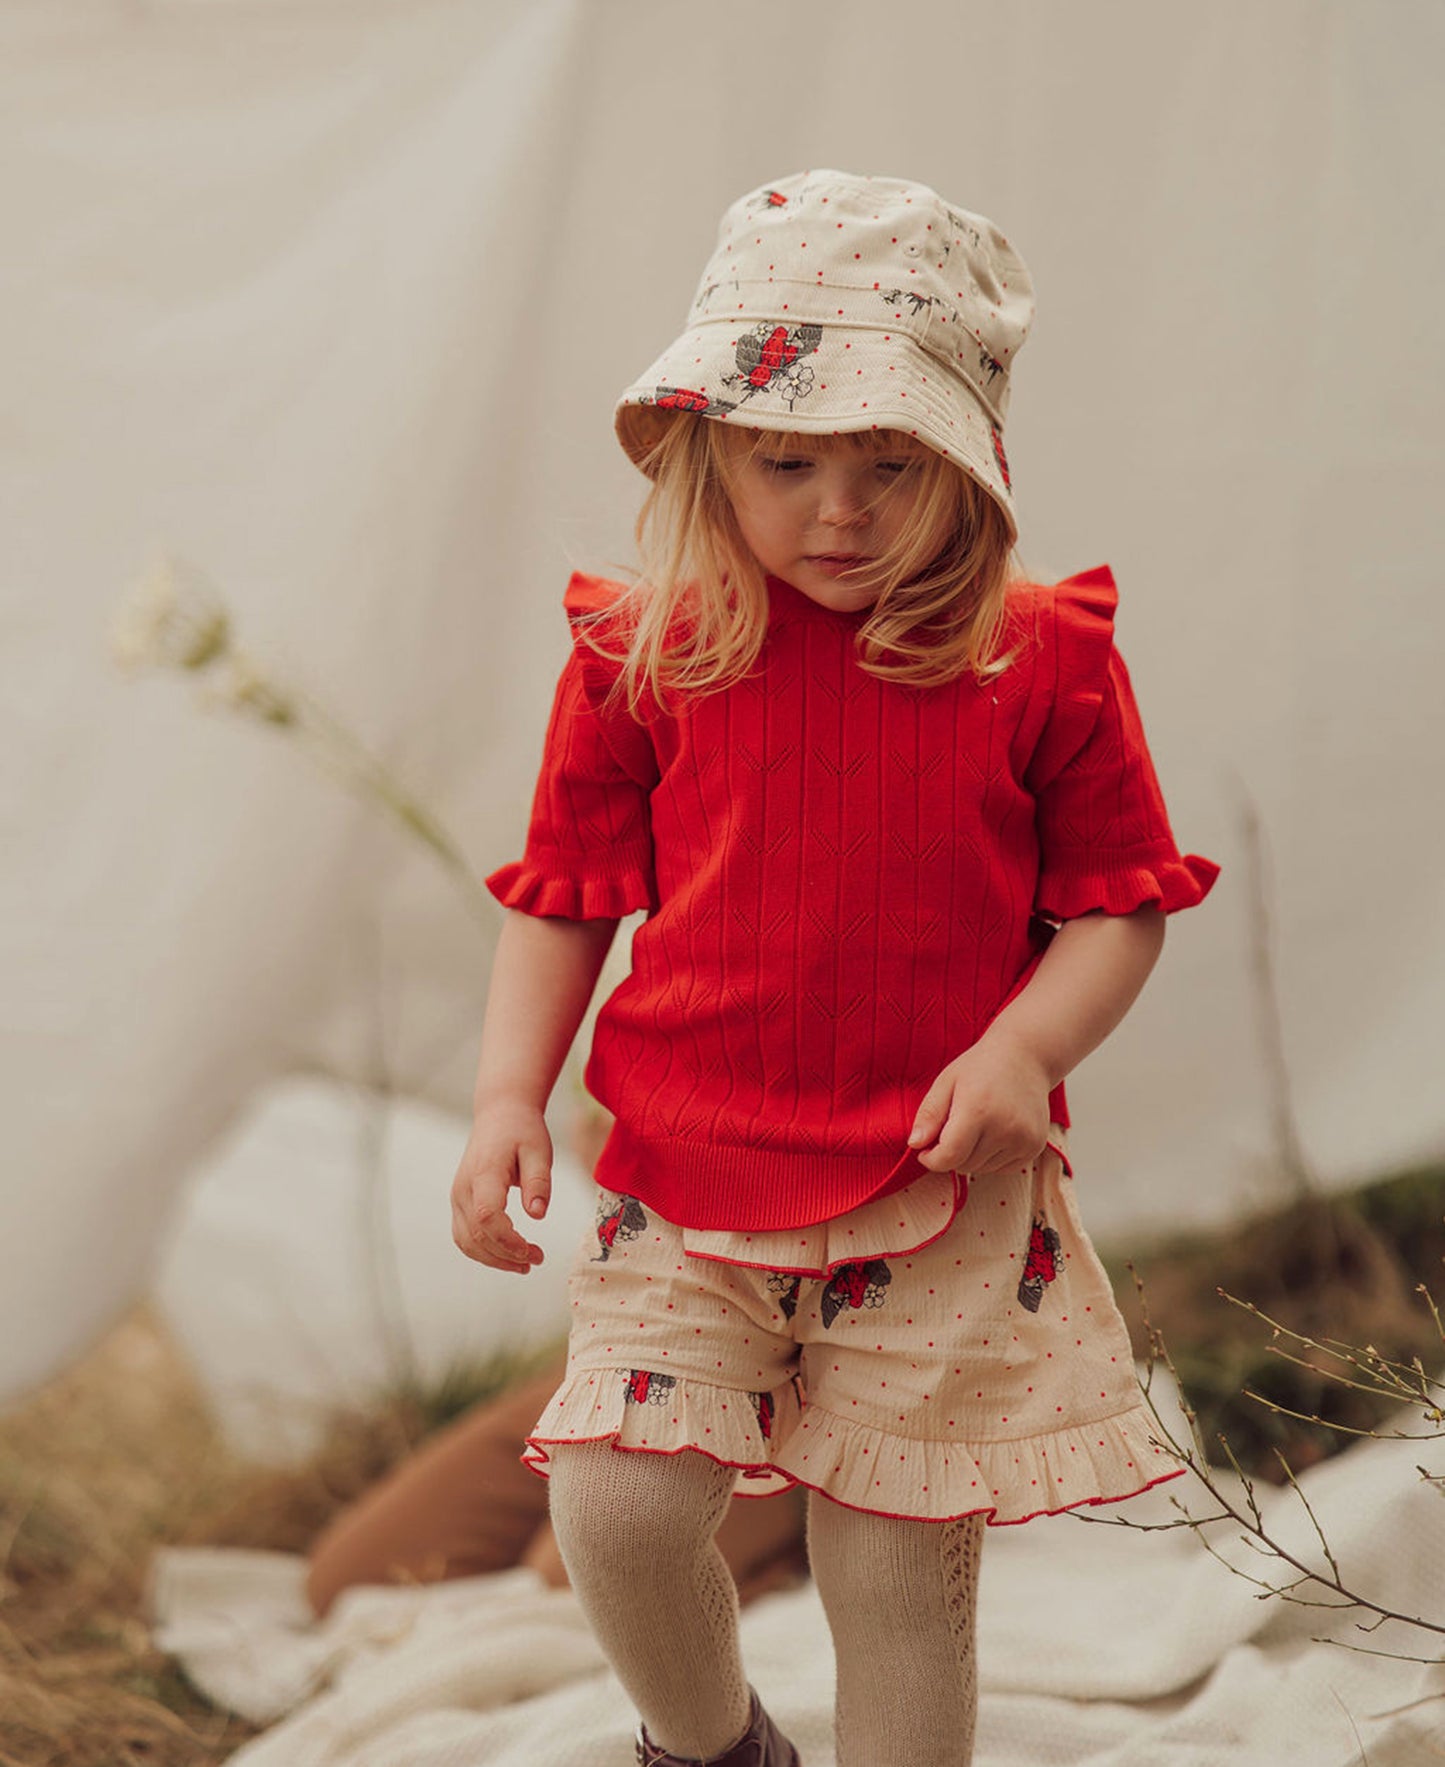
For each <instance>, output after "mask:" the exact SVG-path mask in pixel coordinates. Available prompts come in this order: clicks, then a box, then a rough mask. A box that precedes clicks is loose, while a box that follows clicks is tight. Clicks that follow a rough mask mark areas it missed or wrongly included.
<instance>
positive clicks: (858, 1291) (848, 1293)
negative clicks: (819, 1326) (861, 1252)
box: [822, 1258, 893, 1330]
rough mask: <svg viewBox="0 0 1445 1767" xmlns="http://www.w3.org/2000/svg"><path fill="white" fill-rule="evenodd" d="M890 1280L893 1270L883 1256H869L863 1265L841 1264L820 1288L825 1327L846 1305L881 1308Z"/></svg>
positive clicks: (825, 1328) (885, 1298)
mask: <svg viewBox="0 0 1445 1767" xmlns="http://www.w3.org/2000/svg"><path fill="white" fill-rule="evenodd" d="M892 1280H893V1272H892V1271H891V1270H890V1269H889V1268H888V1266H887V1264H885V1263H884V1261H883V1260H882V1258H870V1259H869V1260H868V1262H867V1263H866V1264H840V1265H839V1266H838V1268H837V1269H836V1270H835V1271H834V1272H833V1277H832V1280H831V1281H830V1282H829V1284H828V1286H827V1288H825V1289H824V1290H823V1302H822V1312H823V1328H824V1330H827V1328H828V1327H829V1326H830V1325H832V1323H833V1321H834V1320H835V1319H836V1318H837V1317H838V1315H839V1314H840V1313H841V1312H843V1310H844V1309H845V1308H847V1307H881V1306H882V1305H883V1303H884V1301H885V1300H887V1298H888V1296H887V1293H886V1290H887V1288H888V1284H889V1283H890V1282H892Z"/></svg>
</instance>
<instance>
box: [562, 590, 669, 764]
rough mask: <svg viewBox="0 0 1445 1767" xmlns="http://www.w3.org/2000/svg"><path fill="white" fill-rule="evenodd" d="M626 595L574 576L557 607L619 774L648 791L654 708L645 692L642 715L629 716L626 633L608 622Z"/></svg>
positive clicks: (615, 620) (616, 623)
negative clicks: (625, 678)
mask: <svg viewBox="0 0 1445 1767" xmlns="http://www.w3.org/2000/svg"><path fill="white" fill-rule="evenodd" d="M626 593H627V588H626V585H625V584H623V583H615V582H612V581H611V580H610V579H609V578H606V577H589V576H587V575H586V574H585V573H584V572H582V571H574V572H573V573H572V576H571V578H570V579H569V581H568V583H567V588H566V591H565V593H564V594H563V597H562V605H563V607H564V608H565V609H566V612H567V618H568V621H569V622H570V624H571V627H572V645H573V655H574V657H575V658H576V663H577V667H578V668H579V669H580V671H581V675H582V687H583V691H584V692H585V694H586V696H587V703H588V705H589V706H590V707H591V708H592V713H593V715H594V717H595V718H596V719H597V723H598V727H599V728H600V730H601V732H602V735H603V738H604V740H605V741H606V743H607V746H608V748H610V749H611V750H612V753H613V755H614V756H615V757H616V760H617V763H618V765H619V766H620V767H621V768H622V769H623V771H624V772H625V773H626V774H627V775H628V776H629V777H630V778H631V779H634V780H635V781H636V782H637V783H638V784H639V785H643V786H646V787H647V788H648V789H651V787H652V786H654V785H656V783H657V777H658V775H657V755H656V752H655V750H654V749H653V746H652V741H651V737H650V736H649V734H648V729H647V725H648V723H649V722H650V720H651V717H652V716H653V713H654V711H655V705H654V702H653V700H652V696H651V695H650V694H648V693H647V692H645V691H644V693H643V695H642V701H641V706H640V714H641V715H640V716H634V715H633V713H632V711H631V710H630V708H629V706H628V701H627V693H626V690H625V688H624V687H623V686H622V685H621V676H622V669H623V663H622V659H621V656H620V655H619V654H618V653H619V652H620V651H622V650H625V648H626V644H627V630H626V626H625V624H624V622H623V620H622V619H621V618H612V619H609V618H607V615H608V614H609V613H614V612H615V610H616V609H617V605H618V603H619V601H620V600H621V599H622V597H623V596H624V595H625V594H626ZM594 633H596V634H597V635H598V637H599V638H600V639H602V640H604V647H603V648H599V647H598V645H597V644H594V643H593V642H592V635H593V634H594Z"/></svg>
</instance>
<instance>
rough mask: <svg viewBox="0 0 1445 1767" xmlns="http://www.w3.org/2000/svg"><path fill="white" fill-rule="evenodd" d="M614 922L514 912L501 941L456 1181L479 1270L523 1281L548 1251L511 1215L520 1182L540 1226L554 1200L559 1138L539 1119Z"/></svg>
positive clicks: (467, 1245)
mask: <svg viewBox="0 0 1445 1767" xmlns="http://www.w3.org/2000/svg"><path fill="white" fill-rule="evenodd" d="M616 931H617V922H616V921H615V920H562V919H558V918H552V917H542V916H538V915H532V914H523V913H521V912H519V911H517V910H515V909H513V910H510V911H509V912H508V914H507V919H506V922H505V924H504V925H503V928H502V935H501V938H500V939H499V940H498V942H497V952H496V956H495V958H494V960H493V963H492V979H491V985H490V987H489V989H488V992H487V1013H486V1019H485V1022H484V1024H483V1026H482V1055H481V1061H480V1063H479V1065H478V1068H477V1085H476V1092H475V1094H474V1098H473V1118H472V1132H471V1134H470V1136H468V1138H467V1145H466V1150H465V1151H464V1153H463V1154H462V1158H461V1164H460V1165H459V1166H458V1167H457V1175H456V1177H455V1178H454V1179H453V1181H452V1237H453V1238H454V1239H455V1240H456V1242H457V1244H458V1245H459V1246H460V1247H461V1249H462V1250H463V1251H464V1252H465V1253H466V1254H467V1256H468V1257H469V1258H475V1259H476V1260H477V1262H478V1263H479V1264H486V1265H489V1266H490V1267H491V1268H492V1269H493V1270H513V1271H516V1272H517V1273H518V1274H519V1275H525V1274H526V1273H527V1271H529V1270H530V1269H531V1267H532V1266H533V1265H534V1264H540V1263H541V1262H542V1248H541V1247H540V1246H538V1245H533V1244H531V1243H530V1242H529V1241H528V1240H525V1239H523V1237H522V1235H521V1234H520V1233H518V1231H517V1229H516V1228H515V1227H514V1226H513V1225H512V1222H511V1219H510V1218H509V1216H508V1214H507V1192H508V1191H509V1190H510V1189H511V1188H512V1186H513V1185H514V1184H515V1185H516V1186H517V1187H518V1188H519V1189H520V1190H521V1193H522V1206H523V1208H524V1209H525V1210H526V1211H527V1213H528V1214H529V1215H530V1216H532V1217H533V1218H534V1219H540V1218H541V1217H542V1216H543V1215H545V1214H546V1212H547V1203H548V1201H549V1199H550V1197H551V1194H552V1138H551V1136H550V1135H549V1134H548V1133H547V1124H546V1121H545V1119H544V1118H543V1115H542V1112H543V1110H544V1108H545V1106H546V1103H547V1100H548V1098H549V1097H550V1096H551V1092H552V1088H553V1086H554V1085H555V1084H556V1081H557V1075H558V1073H559V1072H560V1071H561V1067H562V1063H563V1060H564V1059H565V1058H566V1054H567V1051H568V1049H569V1048H570V1047H571V1044H572V1039H573V1038H574V1037H575V1036H576V1034H577V1027H578V1025H579V1024H581V1022H582V1015H583V1013H584V1012H585V1011H586V1010H587V1002H588V1001H589V1000H590V999H591V998H592V990H593V988H594V987H595V986H596V984H597V976H598V972H599V971H600V970H601V968H602V963H603V959H604V958H605V957H606V956H607V950H608V947H609V946H610V945H611V943H612V939H613V935H614V934H615V933H616Z"/></svg>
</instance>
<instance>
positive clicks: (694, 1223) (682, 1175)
mask: <svg viewBox="0 0 1445 1767" xmlns="http://www.w3.org/2000/svg"><path fill="white" fill-rule="evenodd" d="M1050 1104H1051V1109H1050V1120H1051V1122H1053V1123H1056V1124H1060V1125H1062V1126H1065V1127H1066V1126H1067V1116H1066V1114H1063V1115H1061V1114H1060V1113H1061V1109H1062V1105H1063V1090H1062V1088H1058V1089H1056V1091H1055V1093H1054V1094H1053V1096H1052V1098H1051V1100H1050ZM929 1176H936V1174H932V1173H930V1171H929V1168H928V1167H927V1166H922V1165H920V1164H919V1163H918V1159H917V1156H916V1155H915V1154H914V1153H912V1152H911V1151H910V1150H908V1149H906V1148H905V1149H902V1150H901V1152H900V1151H899V1150H896V1149H894V1150H890V1149H882V1150H878V1151H875V1152H873V1153H868V1154H837V1153H827V1152H821V1153H798V1152H796V1151H793V1150H790V1149H788V1150H778V1149H774V1148H756V1147H724V1146H719V1145H718V1144H717V1143H715V1142H707V1141H693V1140H686V1141H685V1140H682V1139H681V1138H679V1137H675V1136H666V1137H650V1136H646V1135H634V1134H633V1133H632V1132H631V1131H630V1130H629V1129H627V1128H626V1126H625V1125H624V1124H623V1123H622V1122H620V1121H618V1122H614V1123H613V1125H612V1131H611V1133H610V1134H609V1136H608V1138H607V1142H606V1145H605V1146H604V1147H603V1149H602V1153H601V1156H600V1157H599V1159H598V1161H597V1166H596V1169H595V1171H594V1173H593V1177H594V1178H595V1179H596V1181H597V1183H598V1184H599V1185H601V1187H602V1188H603V1189H604V1190H612V1191H616V1192H618V1193H619V1194H620V1195H623V1196H635V1197H636V1198H637V1199H638V1201H639V1202H641V1203H644V1204H646V1205H648V1206H649V1207H651V1208H653V1209H656V1211H657V1212H658V1214H660V1215H662V1216H663V1217H664V1218H665V1219H666V1220H668V1221H671V1222H672V1223H673V1225H674V1226H677V1227H694V1228H699V1229H713V1230H721V1231H724V1232H731V1231H736V1232H742V1233H765V1232H769V1231H772V1230H774V1229H786V1228H794V1227H814V1226H816V1225H817V1224H818V1223H819V1222H820V1221H832V1220H835V1219H836V1218H837V1217H838V1216H839V1215H845V1214H847V1213H848V1211H849V1210H850V1209H856V1208H861V1207H862V1205H863V1204H864V1203H868V1202H874V1201H876V1200H877V1199H878V1198H879V1197H883V1196H891V1195H892V1194H893V1193H894V1192H895V1191H898V1190H902V1189H904V1188H905V1187H906V1186H907V1185H909V1184H912V1183H913V1182H914V1181H915V1180H916V1179H919V1178H924V1177H929Z"/></svg>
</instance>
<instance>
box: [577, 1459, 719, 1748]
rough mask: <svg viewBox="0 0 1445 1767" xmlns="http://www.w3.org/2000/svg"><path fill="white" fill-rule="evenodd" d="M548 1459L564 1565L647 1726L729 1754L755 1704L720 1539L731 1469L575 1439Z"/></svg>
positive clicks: (669, 1740) (660, 1736)
mask: <svg viewBox="0 0 1445 1767" xmlns="http://www.w3.org/2000/svg"><path fill="white" fill-rule="evenodd" d="M550 1470H551V1478H550V1480H549V1484H550V1487H551V1493H550V1496H551V1508H552V1526H553V1528H554V1529H555V1531H556V1535H557V1544H558V1546H559V1547H560V1548H561V1550H562V1561H563V1563H564V1564H565V1565H566V1566H567V1575H568V1576H569V1577H570V1578H571V1580H572V1587H573V1588H574V1589H575V1590H576V1592H577V1598H578V1600H579V1601H580V1602H581V1603H582V1607H583V1611H584V1612H585V1613H586V1615H587V1618H588V1620H589V1622H590V1623H591V1626H592V1630H593V1632H594V1633H595V1634H596V1637H597V1642H598V1643H599V1644H600V1645H601V1646H602V1648H603V1650H604V1651H605V1652H606V1654H607V1660H608V1661H609V1662H610V1663H611V1664H612V1667H613V1668H614V1669H615V1670H616V1672H617V1678H618V1680H619V1681H620V1682H621V1683H622V1685H623V1686H624V1687H625V1688H626V1689H627V1691H628V1693H629V1694H630V1695H631V1696H632V1701H633V1704H634V1705H635V1706H636V1707H637V1709H638V1711H639V1712H640V1713H641V1714H642V1722H643V1723H644V1724H645V1725H646V1726H647V1734H648V1736H649V1737H650V1738H651V1739H652V1741H653V1742H655V1743H656V1744H657V1745H658V1746H659V1748H664V1749H667V1750H668V1751H669V1752H670V1753H672V1754H674V1755H682V1756H684V1757H686V1758H688V1759H694V1760H699V1761H706V1760H707V1759H708V1757H709V1756H710V1755H721V1754H723V1753H724V1752H725V1751H726V1750H727V1749H729V1748H731V1746H732V1745H733V1744H734V1743H735V1742H736V1741H737V1740H738V1738H739V1737H740V1736H741V1735H742V1733H743V1732H744V1731H745V1730H746V1729H747V1727H748V1715H749V1696H748V1685H747V1681H746V1680H745V1678H744V1676H743V1665H742V1658H741V1656H740V1655H739V1654H738V1597H737V1587H736V1585H735V1584H734V1582H733V1579H732V1573H731V1572H730V1571H729V1570H728V1568H727V1566H726V1565H725V1564H724V1563H723V1557H722V1554H721V1553H720V1552H719V1551H718V1549H717V1547H716V1546H715V1545H714V1544H713V1535H714V1534H715V1533H716V1532H717V1528H718V1523H719V1522H720V1521H721V1520H722V1518H723V1513H724V1511H725V1510H726V1509H727V1506H728V1498H729V1496H730V1495H731V1493H732V1488H733V1479H734V1477H735V1475H734V1472H733V1469H732V1468H731V1467H727V1466H719V1465H718V1464H717V1462H716V1461H715V1460H709V1459H708V1458H707V1456H706V1455H705V1454H696V1453H692V1452H690V1451H684V1452H683V1453H681V1454H646V1453H638V1452H633V1453H627V1452H619V1451H618V1450H617V1449H615V1448H613V1446H612V1444H611V1443H610V1442H578V1443H568V1444H566V1445H565V1446H563V1447H559V1448H557V1449H555V1450H554V1451H553V1454H552V1461H551V1469H550Z"/></svg>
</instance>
